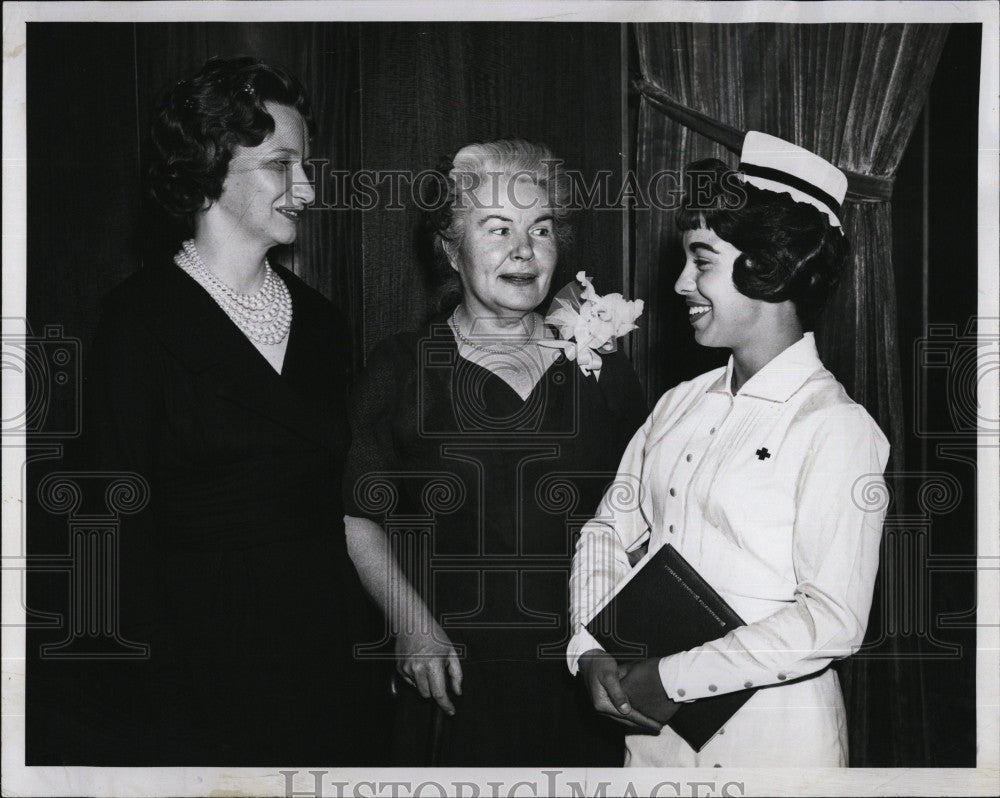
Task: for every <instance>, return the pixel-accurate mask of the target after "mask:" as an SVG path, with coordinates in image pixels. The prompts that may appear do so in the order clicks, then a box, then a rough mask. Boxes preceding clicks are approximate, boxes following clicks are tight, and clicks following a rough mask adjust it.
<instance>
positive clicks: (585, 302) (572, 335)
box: [538, 272, 643, 379]
mask: <svg viewBox="0 0 1000 798" xmlns="http://www.w3.org/2000/svg"><path fill="white" fill-rule="evenodd" d="M576 279H577V281H578V282H579V283H580V284H581V285H582V286H583V290H581V289H580V287H579V286H577V284H576V283H570V284H569V285H567V286H566V287H565V288H563V289H562V290H561V291H560V292H559V293H558V294H556V297H555V299H554V300H553V302H552V307H551V308H549V314H548V315H547V316H546V317H545V323H546V324H550V325H552V326H553V327H555V328H556V329H557V330H559V336H560V337H559V338H558V339H545V340H542V341H539V342H538V343H539V345H541V346H551V347H556V348H558V349H562V350H563V354H564V355H566V357H568V358H569V359H570V360H575V361H576V363H577V365H578V366H579V367H580V371H582V372H583V374H584V376H587V375H589V374H593V375H594V378H595V379H600V376H601V356H600V354H599V353H600V352H604V353H608V352H614V351H615V350H616V349H617V348H618V342H617V341H616V340H615V339H617V338H620V337H621V336H623V335H626V334H628V333H630V332H631V331H632V330H635V329H637V326H636V324H635V320H636V319H638V318H639V316H641V315H642V308H643V301H642V300H641V299H633V300H627V299H625V298H624V297H623V296H622V295H621V294H608V295H607V296H598V294H597V292H596V291H595V290H594V286H593V283H591V282H590V280H589V279H588V278H587V274H586V272H577V273H576Z"/></svg>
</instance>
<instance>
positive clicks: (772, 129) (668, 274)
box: [634, 23, 948, 766]
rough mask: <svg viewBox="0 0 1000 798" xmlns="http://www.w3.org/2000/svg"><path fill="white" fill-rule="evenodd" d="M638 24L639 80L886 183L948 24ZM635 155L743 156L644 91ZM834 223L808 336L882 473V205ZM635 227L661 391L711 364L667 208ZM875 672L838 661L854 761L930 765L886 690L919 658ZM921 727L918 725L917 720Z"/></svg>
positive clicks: (890, 304) (640, 291)
mask: <svg viewBox="0 0 1000 798" xmlns="http://www.w3.org/2000/svg"><path fill="white" fill-rule="evenodd" d="M634 31H635V36H636V40H637V44H638V51H639V58H640V65H641V71H642V77H643V78H644V80H645V81H648V82H649V83H650V84H653V85H654V86H655V87H658V88H659V89H661V90H662V91H663V92H664V93H665V94H666V95H667V96H668V97H670V98H672V99H673V100H674V101H675V102H677V103H680V104H682V105H684V106H687V107H688V108H690V109H692V110H694V111H696V112H699V113H701V114H705V115H706V116H708V117H711V118H712V119H713V120H717V121H718V122H720V123H723V124H725V125H728V126H731V127H733V128H738V129H741V130H748V129H753V130H760V131H763V132H765V133H770V134H772V135H775V136H779V137H781V138H784V139H787V140H788V141H791V142H794V143H795V144H798V145H800V146H802V147H806V148H808V149H810V150H813V151H814V152H816V153H818V154H819V155H821V156H823V157H825V158H827V159H828V160H830V161H831V162H833V163H834V164H836V165H837V166H839V167H840V168H842V169H844V170H845V171H850V172H855V173H858V174H859V175H868V176H873V177H876V178H885V179H888V180H891V179H892V178H893V176H894V174H895V171H896V169H897V167H898V166H899V162H900V159H901V158H902V155H903V152H904V150H905V148H906V145H907V142H908V141H909V139H910V135H911V133H912V132H913V128H914V126H915V124H916V121H917V118H918V117H919V115H920V112H921V109H922V107H923V105H924V101H925V99H926V96H927V92H928V89H929V87H930V82H931V79H932V78H933V75H934V70H935V68H936V66H937V62H938V58H939V56H940V54H941V50H942V48H943V46H944V41H945V37H946V35H947V31H948V26H947V25H917V24H914V25H909V24H905V25H904V24H895V25H891V24H830V25H801V24H797V25H785V24H731V25H710V24H698V23H658V24H642V25H635V26H634ZM636 152H637V170H638V176H639V179H640V182H641V183H642V184H643V185H646V184H647V183H648V181H649V180H650V179H651V178H652V177H653V176H654V175H656V174H657V173H660V172H662V171H663V170H670V171H673V172H679V171H680V170H681V169H683V167H684V166H685V165H686V164H687V163H689V162H690V161H693V160H696V159H698V158H705V157H717V158H721V159H722V160H724V161H727V162H729V163H732V164H733V165H735V164H736V162H737V158H735V157H733V156H732V155H730V154H729V153H728V152H727V151H726V150H725V148H724V147H722V146H721V145H719V144H716V143H714V142H713V141H711V140H709V139H708V138H706V137H705V136H703V135H701V134H699V133H697V132H695V131H694V130H692V129H690V128H688V127H686V126H684V125H682V124H679V123H678V122H676V121H674V120H673V119H671V118H669V117H668V116H666V115H665V114H664V113H663V112H662V111H661V110H659V109H658V108H657V107H655V106H654V105H653V104H652V103H651V102H649V101H647V100H645V99H644V100H643V101H642V103H641V106H640V111H639V126H638V142H637V147H636ZM843 223H844V229H845V233H846V235H847V237H848V240H849V241H850V242H851V246H852V255H851V258H850V260H849V264H848V267H847V269H846V270H845V274H844V275H843V277H842V279H841V283H840V285H839V286H838V288H837V290H836V292H835V294H834V295H833V297H831V299H830V302H829V305H828V307H827V310H826V312H825V314H824V317H823V320H822V322H821V324H820V326H819V328H818V329H817V331H816V336H817V343H818V345H819V349H820V354H821V356H822V358H823V362H824V363H825V364H826V365H827V367H828V368H829V369H830V370H831V371H832V372H833V373H834V374H835V375H836V376H837V377H838V379H839V380H840V381H841V382H842V383H843V384H844V386H845V387H846V388H847V390H848V392H849V393H850V394H851V396H852V397H853V398H854V399H855V400H856V401H857V402H859V403H861V404H863V405H864V406H865V407H866V408H867V409H868V411H869V412H870V413H871V414H872V416H873V417H874V418H875V419H876V420H877V421H878V422H879V424H880V425H881V427H882V429H883V430H884V431H885V433H886V436H887V437H888V438H889V441H890V444H891V445H892V447H893V454H892V457H891V459H890V463H889V471H890V472H892V471H893V470H900V469H901V468H902V463H903V462H904V461H903V457H902V455H903V449H902V446H903V433H904V430H903V417H904V414H903V397H902V387H901V376H900V352H899V348H898V341H897V332H896V289H895V276H894V272H893V263H892V217H891V205H890V202H889V201H886V200H879V199H878V198H877V197H869V198H864V199H861V198H859V197H858V196H857V195H855V196H853V197H852V196H849V197H848V199H847V201H846V202H845V205H844V219H843ZM635 229H636V264H635V268H636V274H635V291H636V295H637V296H641V297H645V298H647V301H648V302H649V305H648V307H649V315H648V318H649V322H648V323H647V325H646V326H645V327H644V328H643V332H644V334H643V335H642V336H641V337H640V338H639V339H638V340H637V341H636V361H637V362H636V366H637V368H638V369H639V370H640V373H645V374H648V375H649V376H648V381H647V384H648V390H649V395H650V399H651V400H655V398H657V397H658V396H659V395H660V394H661V393H662V392H663V391H664V390H665V389H666V388H669V387H670V386H672V385H674V384H676V383H677V382H678V381H679V380H682V379H686V378H689V377H691V376H693V375H694V374H697V373H700V372H701V371H704V370H705V369H706V368H709V367H711V366H712V365H715V364H717V363H718V362H720V359H719V356H718V355H717V354H712V353H706V352H705V350H701V348H700V347H697V346H696V345H695V344H694V343H693V342H692V341H691V335H690V329H689V325H688V322H687V319H686V314H685V313H684V312H683V307H682V305H681V303H680V302H679V301H678V300H677V299H676V297H674V296H673V294H672V286H673V282H674V280H675V279H676V276H677V274H678V272H679V267H680V264H681V262H682V258H683V256H682V253H681V248H680V237H679V236H678V235H677V233H676V231H675V229H674V211H673V210H671V209H669V208H668V209H656V208H653V209H650V210H648V211H646V210H639V211H637V212H636V228H635ZM699 350H700V351H699ZM891 479H892V478H891V476H890V480H891ZM899 499H900V497H899V495H898V494H897V496H896V501H897V503H898V502H899ZM875 670H879V673H878V674H876V673H875ZM884 670H886V669H885V668H881V669H875V668H873V667H872V666H871V663H870V662H866V661H865V660H859V659H857V658H855V659H852V660H849V661H848V662H847V663H846V664H845V667H844V668H842V669H841V675H842V678H844V680H845V682H846V688H847V698H848V717H849V722H850V725H851V762H852V764H854V765H861V766H879V765H902V764H911V765H920V764H924V763H925V761H926V755H927V752H926V750H925V746H924V745H923V744H922V743H914V742H907V741H906V740H902V739H900V737H901V736H900V735H898V734H894V733H893V732H894V731H895V730H896V729H898V728H900V727H902V728H914V725H913V724H910V723H907V722H906V721H907V720H908V718H906V717H904V714H905V713H904V710H903V708H902V707H903V703H904V702H902V701H899V700H893V699H892V696H893V695H895V694H896V693H898V688H899V683H898V680H899V679H900V678H912V679H913V680H915V681H917V682H919V680H920V669H919V666H915V667H914V668H913V669H911V670H910V671H909V672H908V675H906V676H901V675H900V673H899V671H898V670H895V671H893V670H892V669H891V668H889V669H888V670H889V671H890V673H889V674H888V675H885V674H883V673H882V671H884ZM873 679H876V680H880V681H879V683H878V684H875V683H874V682H873ZM918 689H919V685H918ZM885 704H888V706H884V705H885ZM907 711H912V710H910V709H908V710H907ZM915 722H916V724H917V725H916V726H915V728H920V725H919V722H920V721H919V718H918V719H917V720H916V721H915ZM879 735H884V736H883V737H881V738H880V737H879Z"/></svg>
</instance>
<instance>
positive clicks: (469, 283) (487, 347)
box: [345, 140, 646, 767]
mask: <svg viewBox="0 0 1000 798" xmlns="http://www.w3.org/2000/svg"><path fill="white" fill-rule="evenodd" d="M439 177H440V180H439V181H438V182H437V183H436V184H435V183H432V182H431V181H427V183H426V185H427V187H428V188H430V187H433V186H436V187H437V188H438V189H439V190H440V194H439V195H438V196H436V197H427V198H425V201H426V204H425V207H429V208H432V209H434V210H433V211H431V216H430V217H429V220H428V230H429V232H430V235H431V236H432V242H433V248H434V251H435V253H436V255H437V258H438V266H439V267H440V268H441V269H442V270H443V271H444V272H445V273H446V274H447V275H451V276H452V280H451V282H452V285H453V287H454V288H455V289H456V290H455V291H454V293H453V296H457V297H458V302H457V305H456V304H455V302H454V301H452V302H451V305H450V306H448V307H446V309H445V310H444V311H443V312H441V313H440V314H439V315H438V316H437V317H436V318H434V319H433V320H432V321H431V323H430V324H429V325H428V326H426V327H424V328H422V329H419V330H416V331H413V332H410V333H405V334H400V335H395V336H392V337H391V338H389V339H387V340H385V341H383V342H382V343H381V344H379V345H378V346H377V347H376V348H375V350H374V351H373V352H372V353H371V355H370V357H369V360H368V364H367V367H366V369H365V372H364V374H363V375H362V376H361V378H360V380H359V385H358V387H357V391H356V395H355V397H354V400H353V412H352V444H351V452H350V457H349V459H348V466H347V474H346V480H345V501H346V504H347V512H348V518H347V519H346V520H347V535H348V548H349V550H350V553H351V557H352V558H353V560H354V562H355V564H356V565H357V568H358V571H359V573H360V575H361V578H362V581H363V582H364V583H365V585H366V587H367V588H368V590H369V591H370V592H371V594H372V596H373V597H374V598H375V599H376V600H377V602H378V603H379V604H380V605H381V606H382V608H383V610H384V612H385V616H386V619H387V623H388V626H389V631H390V633H391V635H392V636H393V637H394V643H393V645H394V657H395V659H396V663H397V670H398V673H399V675H400V677H401V679H402V681H403V682H405V684H403V683H401V684H399V685H398V693H399V695H398V697H397V711H396V723H395V728H394V734H393V739H392V742H391V755H390V759H389V762H390V764H393V765H397V766H404V765H405V766H430V765H440V766H483V767H486V766H493V767H498V766H501V767H503V766H506V767H514V766H525V767H527V766H542V765H557V766H570V765H578V766H583V765H600V764H604V765H614V764H617V763H618V762H620V761H621V740H620V737H619V738H617V739H616V736H615V735H614V734H613V733H612V734H608V732H609V731H612V732H613V728H612V729H610V730H609V729H607V728H604V727H603V726H602V724H601V723H600V722H599V720H600V719H598V718H596V717H595V716H593V714H592V713H591V712H590V711H589V706H588V705H587V700H586V696H585V695H584V694H583V693H582V692H581V691H579V690H578V689H576V686H575V685H574V684H573V680H572V679H571V678H569V674H567V673H566V670H565V668H564V667H563V666H562V657H563V655H564V652H565V644H566V640H567V639H568V626H567V618H566V593H567V583H568V577H569V566H570V558H571V554H572V538H573V536H574V534H575V531H576V525H575V522H574V519H576V518H579V517H589V513H591V512H593V510H594V509H595V508H596V506H597V502H598V500H599V499H600V497H601V494H602V492H603V490H604V488H605V487H606V485H607V484H608V483H609V481H610V479H611V477H612V476H613V472H614V467H615V465H616V463H617V462H618V459H619V457H620V456H621V453H622V451H623V450H624V447H625V444H626V443H627V441H628V439H629V437H631V435H632V433H633V432H634V431H635V429H636V428H637V427H638V425H639V424H640V423H641V422H642V419H643V418H644V417H645V414H646V408H645V404H644V401H643V398H642V394H641V391H640V388H639V384H638V381H637V379H636V377H635V374H634V372H633V371H632V368H631V366H630V365H629V363H628V361H627V360H626V358H625V357H624V355H623V354H622V353H620V352H617V351H614V352H608V353H604V354H602V356H601V357H602V361H603V362H602V363H601V368H600V372H599V375H600V379H599V380H598V376H597V374H596V373H593V372H589V373H588V374H584V373H583V370H582V369H581V368H580V367H579V365H580V363H581V362H582V361H581V360H580V357H579V356H577V363H574V362H572V361H571V359H570V358H569V357H563V356H562V355H561V354H560V351H559V349H557V348H553V347H549V346H546V345H545V344H546V342H549V341H551V340H552V339H553V333H552V332H551V331H549V329H548V328H547V326H546V324H545V320H544V319H543V318H542V316H541V315H539V313H538V312H536V308H538V306H539V305H540V304H541V303H542V302H543V300H545V298H546V296H547V294H548V293H549V288H550V283H551V280H552V275H553V272H554V271H555V267H556V260H557V257H558V256H559V252H560V247H561V246H562V245H563V243H564V242H565V240H566V237H567V235H568V226H567V220H566V215H567V208H566V205H567V201H568V192H569V186H568V178H567V176H566V175H565V173H563V172H562V170H561V169H560V168H559V165H558V163H557V162H555V161H553V160H552V157H551V155H550V153H549V152H548V150H547V149H545V148H544V147H541V146H537V145H532V144H529V143H527V142H524V141H516V140H515V141H493V142H487V143H484V144H471V145H468V146H466V147H463V148H462V149H461V150H459V152H458V153H457V154H456V155H455V157H454V158H453V159H449V160H448V163H447V165H446V166H445V167H444V169H443V171H442V172H441V173H440V175H439ZM630 321H631V319H630ZM389 653H390V655H393V653H392V650H391V649H390V652H389ZM445 715H447V717H445ZM608 725H609V726H610V724H608Z"/></svg>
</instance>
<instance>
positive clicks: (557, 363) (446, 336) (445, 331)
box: [293, 314, 569, 407]
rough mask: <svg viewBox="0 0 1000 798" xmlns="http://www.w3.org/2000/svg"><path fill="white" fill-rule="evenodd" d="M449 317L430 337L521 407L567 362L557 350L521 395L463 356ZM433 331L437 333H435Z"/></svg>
mask: <svg viewBox="0 0 1000 798" xmlns="http://www.w3.org/2000/svg"><path fill="white" fill-rule="evenodd" d="M449 317H450V314H446V315H445V316H444V317H443V318H441V319H437V320H435V322H434V323H432V325H431V331H430V332H431V336H432V337H440V338H441V339H442V340H446V341H447V342H448V343H449V345H450V346H452V347H453V348H454V350H455V357H456V358H458V360H457V361H456V362H457V363H461V364H462V365H461V367H462V368H465V367H469V366H471V367H473V368H475V369H478V370H479V371H482V372H484V373H485V374H487V375H488V376H489V377H490V378H492V379H493V380H495V381H496V382H498V383H500V385H502V386H503V387H504V388H505V389H506V390H507V391H509V392H510V393H511V394H512V395H513V396H514V397H515V398H516V399H517V401H518V402H519V404H520V406H521V407H523V406H525V405H527V404H528V403H529V402H531V401H532V400H533V399H534V397H535V394H536V393H537V392H538V388H539V386H540V385H541V384H542V383H543V382H544V381H545V379H546V378H547V377H548V375H549V373H550V372H551V371H552V370H553V369H554V368H564V367H565V366H566V364H567V363H569V360H567V358H566V357H565V356H559V355H561V353H560V352H557V356H555V357H553V358H552V359H551V360H550V361H549V363H548V365H547V366H546V367H545V368H544V369H543V370H542V371H541V373H540V374H539V375H538V379H537V380H535V382H534V384H533V385H532V386H531V390H530V391H528V393H527V395H526V396H521V394H520V393H518V391H517V390H516V389H515V388H514V386H512V385H511V384H510V383H509V382H507V380H505V379H504V378H503V377H501V376H500V375H499V374H497V373H496V372H495V371H493V370H492V369H490V368H488V367H487V366H484V365H483V364H481V363H477V362H476V361H475V360H470V359H469V358H467V357H465V356H464V355H463V354H462V349H461V347H460V346H459V342H458V341H457V340H455V334H454V332H452V329H451V325H450V324H449V323H448V318H449ZM293 322H294V319H293ZM435 333H437V335H435ZM522 351H523V350H522ZM554 351H555V350H554Z"/></svg>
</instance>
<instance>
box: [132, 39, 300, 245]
mask: <svg viewBox="0 0 1000 798" xmlns="http://www.w3.org/2000/svg"><path fill="white" fill-rule="evenodd" d="M267 102H271V103H277V104H279V105H287V106H290V107H292V108H295V109H296V110H297V111H298V112H299V113H300V114H301V115H302V119H303V120H304V121H305V124H306V128H307V129H308V131H309V135H310V136H314V135H315V122H314V120H313V115H312V107H311V106H310V104H309V100H308V98H307V97H306V94H305V89H304V88H303V87H302V84H301V83H299V81H298V80H297V79H296V78H295V77H294V76H292V75H291V74H290V73H288V72H287V71H285V70H284V69H282V68H281V67H278V66H274V65H271V64H266V63H264V62H263V61H260V60H258V59H256V58H252V57H249V56H241V57H238V58H210V59H209V60H208V61H207V62H206V63H205V65H204V66H203V67H202V68H201V70H200V71H199V72H198V74H197V75H195V76H194V77H192V78H189V79H187V80H182V81H180V82H179V83H177V84H176V85H175V86H174V87H173V88H172V89H170V90H169V91H168V93H167V95H166V98H165V99H164V101H163V104H162V105H161V107H160V109H159V111H158V113H157V115H156V118H155V120H154V122H153V126H152V130H151V137H152V143H153V154H152V159H151V161H150V164H149V172H148V188H149V193H150V195H151V196H152V197H153V198H154V199H155V200H156V201H157V202H158V203H159V204H160V205H161V206H163V208H164V209H165V210H166V211H167V212H168V213H170V214H171V215H173V216H176V217H178V218H181V219H184V220H186V221H187V222H188V225H189V226H193V221H194V215H195V213H196V212H197V211H199V210H200V209H201V208H202V207H204V204H205V201H206V200H209V201H212V200H217V199H218V198H219V196H220V195H221V194H222V183H223V181H224V180H225V178H226V173H227V172H228V171H229V161H230V159H231V158H232V155H233V149H234V148H235V147H236V145H241V146H243V147H256V146H257V145H258V144H260V143H261V142H262V141H263V140H264V139H265V138H266V137H267V136H268V135H269V134H271V133H273V132H274V119H273V117H272V116H271V115H270V114H269V113H268V112H267V109H266V108H265V107H264V103H267Z"/></svg>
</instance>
